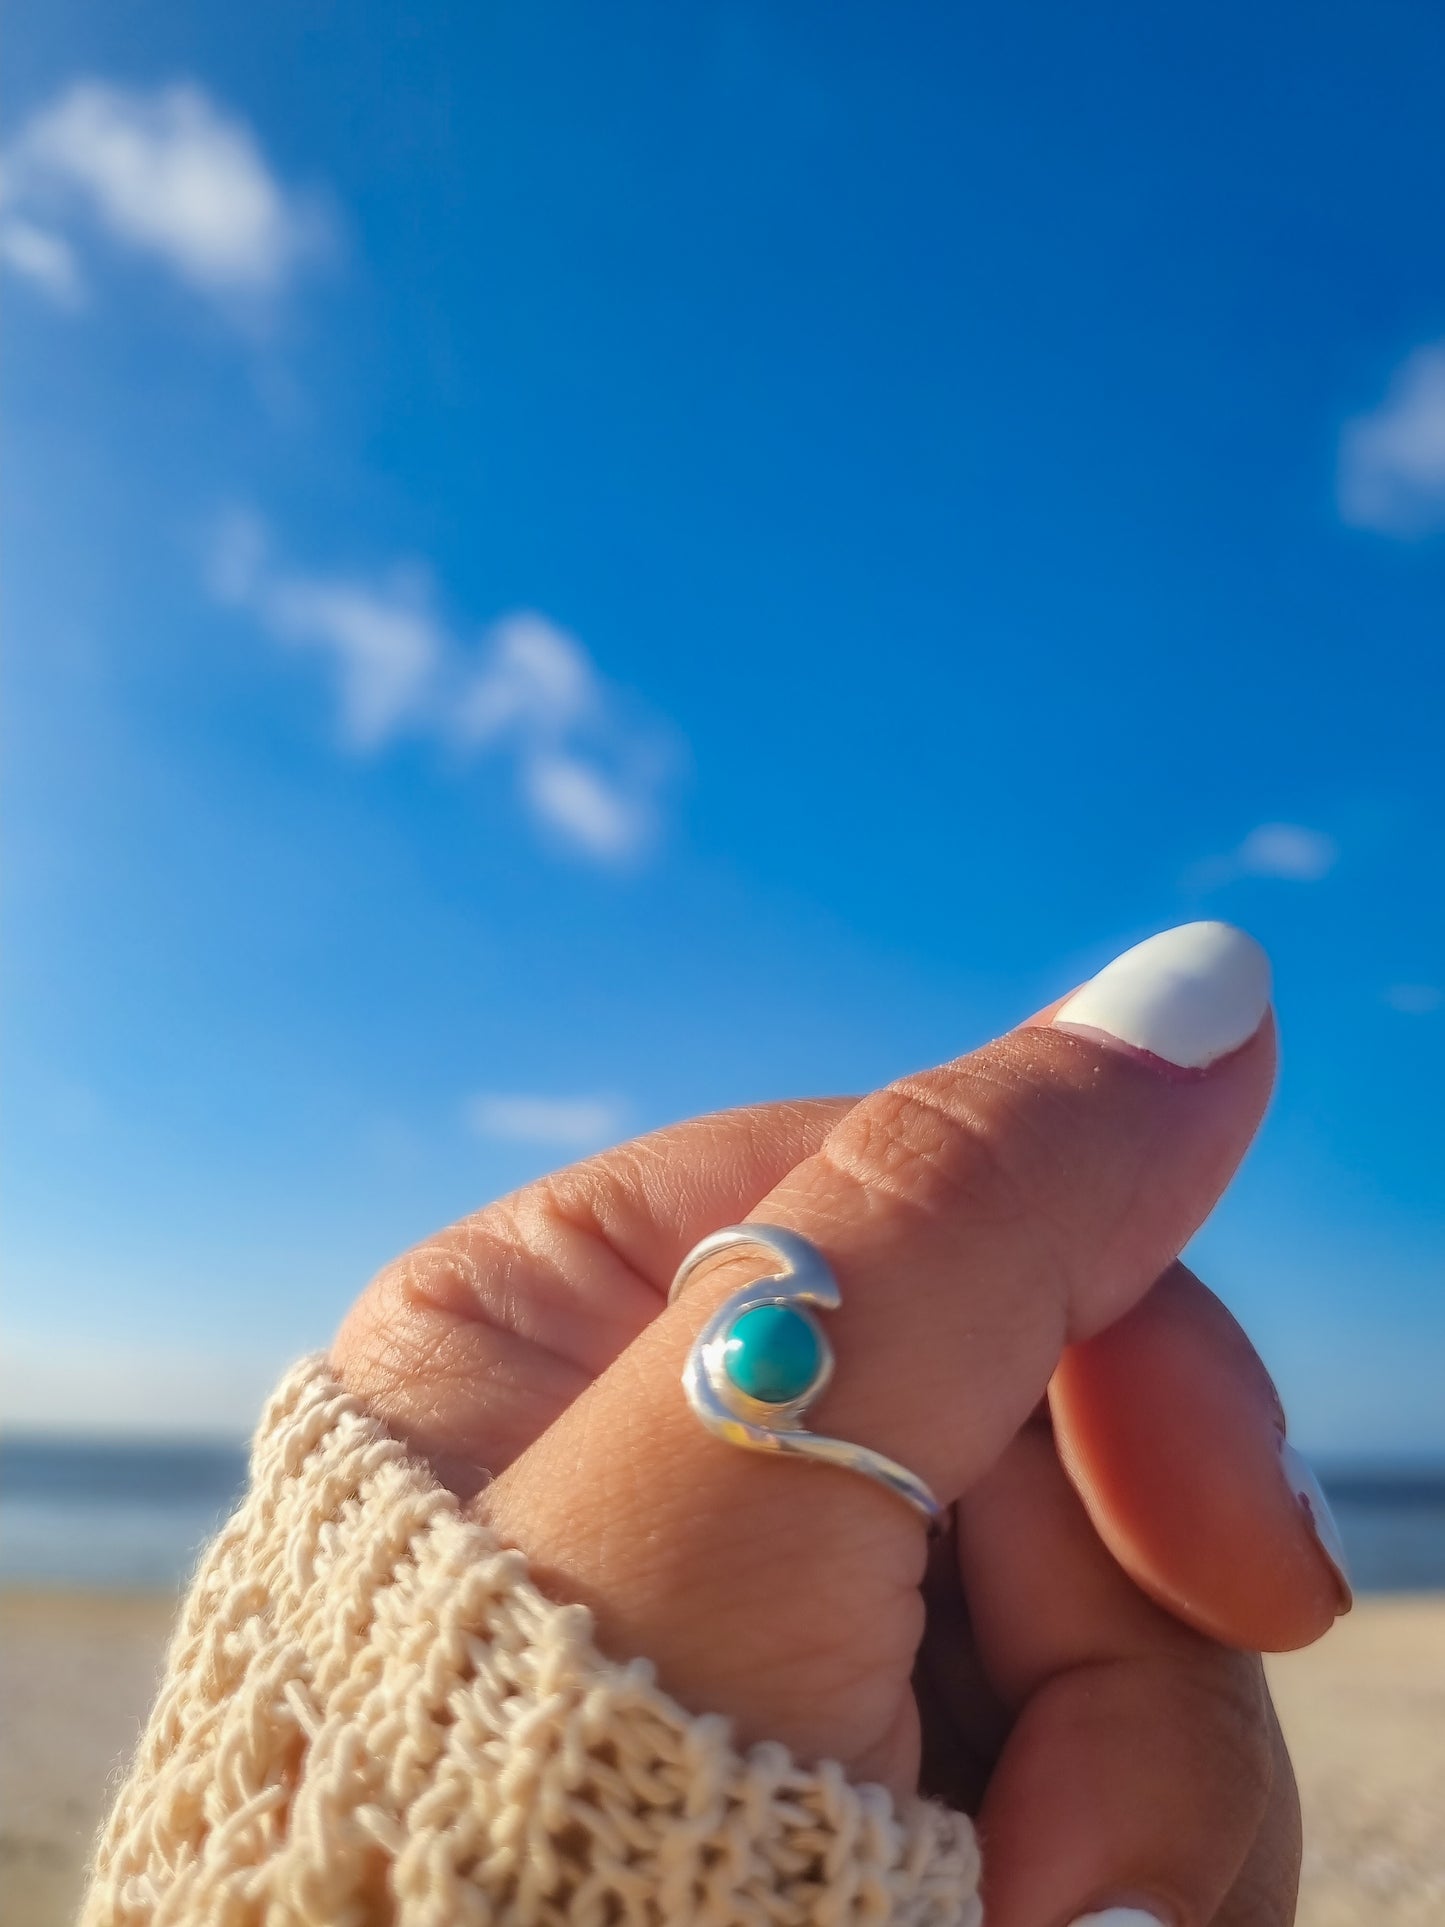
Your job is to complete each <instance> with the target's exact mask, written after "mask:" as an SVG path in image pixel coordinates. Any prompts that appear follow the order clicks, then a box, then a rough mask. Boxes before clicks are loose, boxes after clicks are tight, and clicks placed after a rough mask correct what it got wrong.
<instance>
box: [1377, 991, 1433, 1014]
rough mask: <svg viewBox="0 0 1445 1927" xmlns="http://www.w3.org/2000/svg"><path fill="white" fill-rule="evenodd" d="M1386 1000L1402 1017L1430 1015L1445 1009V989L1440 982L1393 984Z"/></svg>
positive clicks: (1386, 994)
mask: <svg viewBox="0 0 1445 1927" xmlns="http://www.w3.org/2000/svg"><path fill="white" fill-rule="evenodd" d="M1385 1002H1386V1003H1387V1004H1388V1005H1389V1006H1390V1008H1391V1010H1398V1011H1399V1013H1400V1015H1401V1016H1402V1017H1430V1016H1433V1015H1434V1013H1435V1012H1436V1011H1437V1010H1441V1009H1445V991H1442V990H1441V989H1440V987H1439V985H1438V984H1391V986H1390V988H1389V989H1388V990H1387V991H1386V992H1385Z"/></svg>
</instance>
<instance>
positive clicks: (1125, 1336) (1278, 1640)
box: [1050, 1266, 1350, 1652]
mask: <svg viewBox="0 0 1445 1927" xmlns="http://www.w3.org/2000/svg"><path fill="white" fill-rule="evenodd" d="M1050 1405H1051V1409H1052V1411H1053V1415H1054V1424H1055V1433H1056V1439H1057V1443H1058V1449H1059V1455H1060V1458H1061V1460H1062V1461H1063V1463H1064V1466H1065V1468H1066V1470H1067V1471H1068V1473H1069V1476H1070V1478H1071V1480H1072V1481H1073V1483H1074V1485H1075V1487H1076V1489H1077V1490H1078V1492H1079V1494H1080V1497H1081V1498H1082V1500H1083V1502H1084V1506H1085V1508H1086V1510H1087V1511H1088V1513H1089V1516H1090V1518H1091V1519H1092V1521H1093V1524H1094V1527H1095V1530H1096V1531H1097V1532H1098V1533H1099V1535H1100V1537H1101V1538H1102V1539H1103V1540H1104V1542H1105V1544H1106V1545H1107V1546H1108V1547H1109V1549H1110V1551H1111V1552H1112V1553H1113V1555H1114V1557H1115V1558H1116V1559H1117V1560H1118V1561H1119V1563H1120V1564H1121V1565H1122V1566H1123V1567H1124V1569H1125V1570H1126V1571H1127V1572H1128V1573H1129V1575H1130V1576H1131V1578H1133V1580H1134V1581H1135V1583H1136V1584H1137V1585H1138V1586H1140V1587H1141V1589H1142V1590H1143V1591H1144V1592H1146V1593H1147V1594H1148V1595H1149V1596H1150V1597H1151V1598H1153V1599H1154V1600H1156V1601H1157V1602H1158V1603H1159V1604H1160V1605H1163V1606H1165V1607H1166V1608H1167V1609H1168V1610H1169V1611H1171V1612H1172V1613H1174V1614H1175V1615H1176V1616H1177V1617H1179V1618H1180V1619H1183V1620H1184V1621H1185V1622H1186V1623H1187V1624H1189V1625H1192V1626H1194V1627H1195V1628H1196V1629H1197V1630H1199V1631H1200V1632H1204V1633H1207V1634H1208V1635H1210V1636H1211V1637H1212V1638H1215V1639H1218V1640H1221V1641H1223V1642H1224V1643H1226V1644H1228V1645H1232V1646H1236V1647H1241V1648H1246V1649H1249V1650H1252V1651H1256V1652H1286V1651H1291V1650H1294V1649H1295V1648H1297V1647H1300V1646H1307V1645H1309V1644H1311V1643H1312V1642H1313V1641H1314V1640H1316V1639H1318V1638H1319V1637H1320V1636H1321V1635H1322V1634H1323V1633H1325V1632H1326V1631H1328V1629H1329V1627H1330V1626H1331V1625H1332V1624H1333V1623H1334V1621H1335V1619H1336V1618H1337V1617H1338V1615H1339V1614H1340V1613H1341V1612H1342V1611H1346V1610H1348V1606H1349V1601H1350V1592H1349V1581H1348V1577H1347V1574H1346V1571H1345V1566H1344V1554H1343V1547H1342V1546H1341V1544H1340V1541H1339V1536H1338V1530H1337V1528H1336V1527H1335V1525H1334V1521H1333V1519H1332V1517H1331V1515H1330V1513H1329V1509H1328V1505H1327V1502H1326V1501H1325V1498H1324V1494H1323V1492H1322V1491H1321V1490H1320V1487H1319V1485H1318V1482H1317V1481H1316V1480H1315V1479H1314V1475H1313V1474H1312V1473H1311V1472H1310V1470H1309V1468H1308V1466H1307V1465H1306V1463H1305V1461H1304V1460H1303V1459H1302V1458H1301V1457H1300V1455H1299V1454H1298V1453H1297V1452H1295V1450H1294V1448H1293V1447H1292V1446H1290V1445H1289V1444H1288V1442H1287V1440H1286V1437H1285V1431H1284V1415H1283V1411H1282V1408H1281V1406H1280V1403H1279V1398H1278V1394H1277V1393H1276V1392H1275V1389H1274V1386H1273V1384H1272V1382H1271V1381H1270V1379H1269V1376H1268V1374H1267V1372H1266V1371H1265V1369H1264V1366H1263V1365H1262V1364H1261V1363H1260V1361H1259V1358H1258V1357H1257V1355H1256V1354H1255V1352H1254V1350H1253V1348H1252V1347H1251V1346H1250V1344H1249V1341H1248V1340H1247V1339H1246V1337H1245V1336H1244V1333H1243V1332H1242V1331H1241V1330H1240V1328H1239V1326H1238V1325H1237V1324H1236V1323H1235V1321H1234V1320H1233V1318H1231V1317H1230V1315H1229V1313H1228V1312H1227V1311H1226V1310H1225V1308H1224V1306H1223V1305H1222V1304H1220V1302H1219V1301H1218V1299H1216V1298H1215V1297H1214V1296H1213V1295H1212V1294H1211V1293H1210V1292H1208V1291H1207V1290H1206V1289H1205V1287H1204V1286H1203V1285H1202V1284H1200V1282H1199V1281H1198V1279H1196V1278H1194V1277H1193V1276H1192V1274H1191V1273H1189V1272H1188V1271H1186V1270H1185V1268H1184V1267H1183V1266H1176V1267H1174V1268H1173V1270H1171V1272H1170V1273H1169V1274H1167V1275H1166V1277H1165V1278H1164V1279H1163V1280H1161V1281H1160V1283H1159V1284H1158V1285H1156V1286H1155V1288H1154V1290H1153V1291H1151V1292H1150V1294H1149V1295H1148V1297H1147V1298H1146V1299H1145V1300H1144V1301H1143V1302H1142V1303H1141V1304H1140V1305H1139V1306H1137V1307H1136V1308H1135V1310H1134V1311H1132V1312H1131V1313H1129V1314H1128V1315H1127V1316H1126V1317H1125V1318H1123V1319H1121V1320H1119V1321H1118V1323H1117V1324H1115V1325H1113V1326H1111V1327H1110V1328H1109V1329H1108V1330H1107V1331H1104V1332H1102V1333H1099V1334H1098V1335H1097V1336H1096V1337H1094V1338H1091V1339H1089V1340H1088V1341H1086V1342H1084V1343H1082V1344H1079V1345H1076V1346H1073V1347H1071V1348H1070V1350H1069V1351H1068V1352H1067V1353H1066V1354H1065V1356H1064V1359H1063V1360H1062V1362H1061V1364H1060V1366H1059V1369H1058V1371H1057V1372H1056V1374H1055V1377H1054V1381H1053V1384H1052V1385H1051V1387H1050Z"/></svg>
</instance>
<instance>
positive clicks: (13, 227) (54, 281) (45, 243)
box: [0, 219, 85, 308]
mask: <svg viewBox="0 0 1445 1927" xmlns="http://www.w3.org/2000/svg"><path fill="white" fill-rule="evenodd" d="M0 260H3V261H4V263H5V265H6V267H8V268H13V269H14V270H15V272H16V273H17V274H19V275H23V276H24V278H25V279H26V280H27V281H30V282H33V283H34V285H35V286H36V287H37V288H39V289H41V291H42V292H43V293H45V294H47V295H48V296H49V297H50V299H51V300H52V301H53V302H54V303H55V305H56V307H57V308H79V307H80V306H81V305H82V304H83V303H84V301H85V282H84V280H83V279H82V277H81V273H80V263H79V262H78V261H77V260H76V258H75V250H74V248H73V247H71V245H70V243H69V241H67V240H66V239H65V238H64V236H63V235H60V234H53V233H52V232H51V231H50V229H49V228H43V227H37V226H36V225H35V223H34V222H33V221H22V220H19V219H16V220H8V221H7V220H0Z"/></svg>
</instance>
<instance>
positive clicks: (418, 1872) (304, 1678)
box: [81, 1360, 980, 1927]
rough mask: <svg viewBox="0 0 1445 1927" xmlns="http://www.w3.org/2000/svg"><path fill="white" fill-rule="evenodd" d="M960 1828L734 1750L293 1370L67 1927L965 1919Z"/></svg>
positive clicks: (827, 1767) (418, 1469)
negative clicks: (600, 1644)
mask: <svg viewBox="0 0 1445 1927" xmlns="http://www.w3.org/2000/svg"><path fill="white" fill-rule="evenodd" d="M977 1882H978V1856H977V1849H976V1846H975V1842H974V1836H973V1830H972V1828H971V1826H970V1824H969V1822H968V1820H967V1819H966V1818H964V1817H963V1816H962V1815H960V1814H955V1813H950V1812H948V1811H946V1810H945V1809H943V1808H941V1807H938V1806H934V1805H931V1804H929V1803H927V1802H925V1801H915V1802H912V1803H910V1804H909V1805H907V1806H906V1807H898V1806H895V1804H894V1803H893V1801H892V1800H891V1799H890V1797H889V1796H888V1794H887V1793H886V1792H885V1791H884V1790H883V1789H882V1788H880V1787H876V1786H855V1785H852V1784H851V1783H850V1782H849V1781H848V1780H847V1779H846V1778H845V1777H844V1775H843V1772H842V1770H841V1769H840V1768H839V1767H837V1766H835V1765H832V1764H829V1763H824V1764H822V1765H820V1766H818V1767H816V1768H814V1769H811V1770H806V1771H805V1770H804V1769H803V1768H801V1767H799V1766H797V1765H795V1764H794V1762H793V1761H792V1759H791V1758H790V1757H789V1755H788V1753H787V1752H786V1750H785V1749H784V1748H782V1747H781V1746H776V1745H761V1746H756V1747H753V1748H752V1749H751V1750H749V1751H748V1752H746V1753H740V1752H739V1751H737V1750H736V1749H735V1748H734V1747H733V1746H732V1745H731V1743H730V1739H729V1731H728V1727H727V1723H726V1722H725V1721H724V1720H722V1719H720V1718H717V1717H715V1716H705V1717H696V1716H694V1715H692V1714H690V1713H688V1712H686V1711H685V1710H684V1709H683V1708H682V1707H681V1706H679V1705H678V1704H677V1703H676V1702H675V1701H674V1700H672V1699H670V1698H669V1697H668V1696H667V1695H666V1694H665V1693H663V1692H662V1691H661V1690H660V1689H659V1687H658V1686H657V1683H656V1680H655V1677H654V1673H653V1669H652V1667H651V1666H650V1665H649V1664H648V1663H647V1662H646V1661H644V1660H637V1661H633V1662H632V1663H631V1664H628V1665H621V1664H618V1663H616V1662H613V1661H611V1660H608V1659H607V1658H605V1657H604V1656H603V1655H602V1654H601V1653H600V1652H599V1651H598V1650H597V1648H596V1646H595V1645H594V1643H593V1638H592V1622H591V1617H590V1615H589V1614H588V1613H587V1611H586V1610H585V1609H584V1608H582V1607H580V1606H567V1605H559V1604H557V1603H556V1602H555V1601H553V1600H550V1599H548V1598H547V1597H546V1596H545V1595H544V1594H543V1593H542V1592H540V1591H539V1590H538V1588H537V1587H536V1585H535V1584H534V1583H533V1582H532V1581H531V1579H530V1578H529V1576H528V1570H527V1564H526V1561H525V1559H524V1558H523V1557H522V1555H521V1554H520V1553H518V1552H515V1551H511V1550H508V1549H506V1548H504V1547H503V1546H502V1545H501V1544H500V1543H499V1542H498V1540H497V1539H496V1537H495V1536H494V1535H493V1534H492V1533H490V1532H489V1531H487V1530H486V1529H485V1528H484V1527H482V1526H480V1525H477V1524H475V1523H473V1522H472V1521H470V1520H468V1519H467V1518H465V1517H464V1516H463V1514H462V1511H461V1508H460V1506H459V1505H458V1502H457V1501H456V1499H455V1498H454V1497H453V1496H452V1495H451V1494H450V1493H449V1492H447V1491H446V1490H444V1489H443V1488H442V1487H441V1486H440V1485H438V1483H437V1482H436V1480H435V1479H434V1478H433V1477H432V1476H431V1474H430V1473H429V1472H428V1471H427V1470H426V1469H425V1468H424V1467H423V1466H421V1465H419V1464H418V1463H417V1462H416V1461H415V1460H414V1459H412V1458H410V1457H409V1456H408V1454H407V1453H406V1451H405V1450H404V1449H403V1447H402V1446H400V1445H399V1444H398V1443H397V1442H396V1441H395V1440H393V1439H391V1438H390V1437H389V1436H388V1435H387V1434H386V1432H385V1431H384V1430H383V1429H382V1427H381V1426H380V1425H379V1424H378V1423H377V1422H376V1421H375V1420H374V1419H373V1418H371V1417H370V1416H369V1415H368V1414H367V1412H366V1409H365V1408H364V1406H363V1405H362V1404H361V1403H360V1402H359V1401H358V1400H356V1399H354V1398H352V1397H351V1396H350V1395H349V1394H348V1393H346V1392H344V1391H343V1390H342V1389H341V1387H340V1386H339V1385H338V1384H337V1383H336V1381H335V1380H334V1379H333V1378H332V1377H331V1376H330V1374H329V1372H328V1371H327V1369H326V1367H325V1366H324V1364H322V1363H321V1362H320V1361H316V1360H312V1361H308V1362H307V1363H305V1364H302V1365H300V1366H298V1367H297V1368H296V1369H295V1370H294V1371H293V1372H292V1373H291V1374H290V1376H289V1377H288V1378H287V1380H286V1381H285V1383H284V1384H283V1386H282V1387H281V1389H280V1391H279V1392H278V1393H277V1394H276V1396H275V1398H274V1399H273V1401H272V1403H271V1405H270V1407H269V1409H268V1411H267V1413H266V1415H265V1418H264V1419H263V1421H262V1425H261V1429H260V1432H259V1433H258V1435H257V1440H256V1445H255V1451H254V1454H253V1459H252V1469H251V1486H250V1490H249V1494H248V1496H247V1498H246V1500H245V1502H244V1504H243V1505H242V1507H241V1509H240V1511H239V1512H238V1513H237V1514H236V1516H235V1518H234V1519H232V1521H231V1522H230V1524H229V1525H227V1526H226V1527H225V1529H224V1530H223V1531H222V1533H221V1534H220V1537H219V1538H218V1539H217V1540H216V1542H215V1544H214V1545H213V1546H212V1547H211V1549H210V1551H209V1552H208V1553H207V1555H206V1557H205V1559H204V1562H203V1563H202V1565H201V1568H200V1571H199V1573H198V1575H197V1577H196V1580H195V1583H194V1585H193V1587H192V1589H191V1592H190V1595H189V1597H188V1598H187V1600H186V1602H185V1605H184V1607H183V1608H182V1612H181V1617H180V1621H179V1624H178V1626H177V1629H176V1632H175V1635H174V1638H173V1641H172V1644H171V1648H170V1653H169V1657H168V1660H167V1664H166V1671H165V1678H164V1682H163V1685H162V1688H161V1692H160V1697H159V1699H158V1701H157V1703H156V1706H155V1708H154V1711H153V1712H152V1714H151V1718H150V1722H149V1725H148V1726H147V1728H146V1731H145V1733H144V1735H143V1737H142V1739H141V1743H140V1746H139V1749H138V1752H137V1754H136V1757H135V1760H134V1762H133V1764H132V1766H131V1769H130V1773H129V1776H128V1778H127V1780H126V1782H125V1784H124V1786H123V1787H122V1789H121V1792H120V1795H119V1798H118V1800H117V1803H116V1805H115V1808H114V1811H113V1812H112V1814H111V1816H110V1819H109V1821H108V1822H107V1824H106V1827H105V1829H104V1832H103V1833H102V1836H101V1840H100V1844H99V1847H98V1849H97V1858H96V1863H95V1868H94V1872H93V1875H92V1884H91V1888H90V1892H89V1895H88V1897H87V1900H86V1903H85V1907H84V1910H83V1912H82V1915H81V1922H82V1927H122V1924H126V1927H129V1924H131V1923H140V1922H145V1923H147V1924H148V1927H151V1924H153V1927H162V1923H175V1924H176V1927H253V1924H254V1927H292V1924H293V1923H295V1924H296V1927H299V1924H300V1923H303V1922H304V1923H308V1924H310V1923H314V1924H315V1927H466V1924H468V1923H473V1922H493V1921H505V1922H518V1923H527V1924H530V1923H534V1922H535V1923H544V1924H546V1927H551V1924H552V1923H558V1924H560V1923H564V1922H565V1923H568V1927H575V1924H576V1923H585V1924H586V1927H591V1923H594V1922H595V1923H597V1924H598V1927H603V1923H607V1924H608V1927H612V1924H613V1923H632V1922H636V1923H647V1927H655V1924H656V1923H661V1922H668V1923H676V1924H677V1927H684V1924H685V1923H693V1922H697V1923H701V1924H702V1927H732V1924H733V1923H744V1922H746V1923H749V1927H794V1923H796V1924H797V1927H802V1924H803V1923H807V1924H808V1927H835V1924H836V1927H844V1924H845V1923H846V1924H847V1927H855V1924H856V1927H862V1924H863V1923H885V1922H886V1923H898V1924H899V1927H903V1924H904V1923H906V1924H907V1927H945V1923H946V1927H978V1922H979V1919H980V1907H979V1902H978V1899H977Z"/></svg>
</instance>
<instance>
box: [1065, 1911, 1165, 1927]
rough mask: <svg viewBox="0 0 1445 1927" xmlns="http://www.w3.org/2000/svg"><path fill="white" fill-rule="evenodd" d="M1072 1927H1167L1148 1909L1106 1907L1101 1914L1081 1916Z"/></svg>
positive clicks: (1072, 1923) (1071, 1924)
mask: <svg viewBox="0 0 1445 1927" xmlns="http://www.w3.org/2000/svg"><path fill="white" fill-rule="evenodd" d="M1070 1927H1166V1923H1165V1922H1164V1921H1162V1920H1161V1919H1160V1918H1159V1916H1158V1914H1151V1913H1150V1912H1149V1910H1148V1909H1147V1908H1146V1907H1106V1908H1105V1909H1104V1911H1103V1913H1101V1914H1080V1915H1079V1918H1078V1919H1077V1920H1075V1921H1072V1922H1070Z"/></svg>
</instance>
